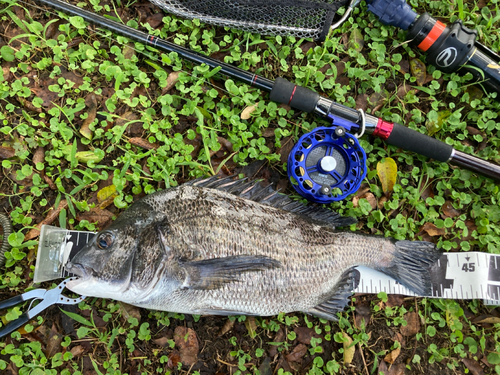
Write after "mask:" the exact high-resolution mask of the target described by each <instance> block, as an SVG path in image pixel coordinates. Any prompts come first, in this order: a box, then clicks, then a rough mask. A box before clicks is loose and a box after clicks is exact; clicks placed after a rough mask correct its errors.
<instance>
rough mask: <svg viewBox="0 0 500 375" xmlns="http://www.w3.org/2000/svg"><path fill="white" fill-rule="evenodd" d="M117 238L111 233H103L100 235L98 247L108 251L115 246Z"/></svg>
mask: <svg viewBox="0 0 500 375" xmlns="http://www.w3.org/2000/svg"><path fill="white" fill-rule="evenodd" d="M114 240H115V236H113V234H112V233H110V232H103V233H101V234H99V236H98V237H97V240H96V244H97V247H98V248H99V249H101V250H106V249H108V248H110V247H111V245H113V242H114Z"/></svg>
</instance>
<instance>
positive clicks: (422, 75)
mask: <svg viewBox="0 0 500 375" xmlns="http://www.w3.org/2000/svg"><path fill="white" fill-rule="evenodd" d="M426 69H427V68H426V66H425V64H424V63H423V62H422V61H420V60H419V59H411V60H410V70H411V73H412V74H413V76H414V77H415V78H416V79H417V85H418V86H422V85H423V84H424V83H425V79H426V74H427V73H426Z"/></svg>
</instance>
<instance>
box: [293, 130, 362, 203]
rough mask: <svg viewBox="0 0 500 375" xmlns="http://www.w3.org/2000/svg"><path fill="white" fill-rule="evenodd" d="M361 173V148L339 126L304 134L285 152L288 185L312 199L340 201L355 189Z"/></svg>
mask: <svg viewBox="0 0 500 375" xmlns="http://www.w3.org/2000/svg"><path fill="white" fill-rule="evenodd" d="M365 176H366V154H365V151H364V150H363V148H362V147H361V145H360V144H359V142H358V140H357V138H356V137H354V136H353V135H351V134H349V133H346V131H345V129H344V128H343V127H341V126H338V127H320V128H316V129H314V130H313V131H312V132H310V133H307V134H304V135H303V136H302V137H301V138H300V139H299V141H298V142H297V144H296V145H295V146H294V147H293V149H292V151H291V152H290V155H288V178H289V179H290V181H291V182H292V186H293V187H294V189H295V190H296V191H297V193H299V194H300V195H301V196H303V197H304V198H306V199H308V200H310V201H312V202H317V203H330V202H333V201H340V200H342V199H344V198H345V197H347V196H348V195H349V194H352V193H354V192H356V191H357V190H358V189H359V187H360V185H361V181H363V179H364V178H365ZM292 178H293V179H292ZM294 180H295V181H294ZM337 189H340V192H339V190H337Z"/></svg>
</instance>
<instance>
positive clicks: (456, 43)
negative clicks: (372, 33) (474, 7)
mask: <svg viewBox="0 0 500 375" xmlns="http://www.w3.org/2000/svg"><path fill="white" fill-rule="evenodd" d="M368 10H369V11H370V12H372V13H373V14H375V15H376V16H377V17H378V18H379V19H380V21H381V22H382V23H383V24H385V25H390V26H396V27H399V28H401V29H403V30H408V32H407V34H406V40H407V41H410V42H411V43H412V44H413V45H416V46H417V47H418V48H419V49H420V50H422V51H424V52H426V53H427V61H428V62H429V63H431V64H432V65H434V66H435V67H436V68H438V69H439V70H441V71H443V72H445V73H453V72H456V71H458V70H464V71H465V72H469V73H471V74H472V76H473V77H474V79H475V80H476V81H480V82H481V84H482V85H483V87H485V89H487V90H488V91H493V92H497V93H499V94H500V64H499V62H500V56H498V55H497V54H496V53H495V52H493V51H492V50H491V49H489V48H487V47H486V46H484V45H482V44H481V43H479V42H477V41H476V38H477V30H471V29H469V28H467V27H465V26H464V24H463V23H462V21H461V20H457V21H456V22H454V23H453V24H451V25H450V26H447V25H445V24H443V23H442V22H441V21H438V20H436V19H435V18H432V17H431V16H430V15H429V14H428V13H424V14H422V15H418V14H417V13H415V12H414V11H413V10H412V9H411V7H410V6H409V5H408V4H407V3H406V2H405V0H368ZM474 68H476V69H474Z"/></svg>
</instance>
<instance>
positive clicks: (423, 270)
mask: <svg viewBox="0 0 500 375" xmlns="http://www.w3.org/2000/svg"><path fill="white" fill-rule="evenodd" d="M395 246H396V251H395V252H394V260H393V261H392V263H391V265H390V266H389V267H384V268H380V269H379V271H381V272H383V273H385V274H387V275H389V276H391V277H393V278H394V279H395V280H396V281H398V282H400V283H401V284H403V285H404V286H406V287H407V288H409V289H410V290H411V291H413V292H414V293H416V294H418V295H420V296H430V295H431V285H432V284H431V279H430V274H429V270H430V267H431V266H432V265H433V264H434V263H435V262H436V261H437V260H438V259H439V257H440V256H441V253H442V252H441V251H440V250H438V249H436V245H435V244H433V243H431V242H425V241H397V242H396V243H395Z"/></svg>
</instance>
